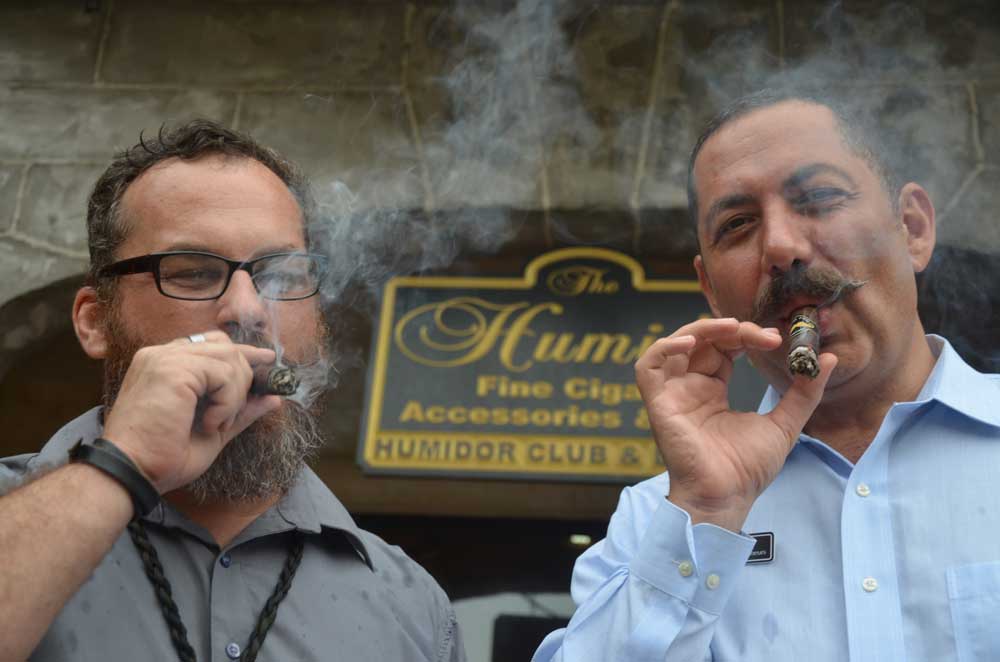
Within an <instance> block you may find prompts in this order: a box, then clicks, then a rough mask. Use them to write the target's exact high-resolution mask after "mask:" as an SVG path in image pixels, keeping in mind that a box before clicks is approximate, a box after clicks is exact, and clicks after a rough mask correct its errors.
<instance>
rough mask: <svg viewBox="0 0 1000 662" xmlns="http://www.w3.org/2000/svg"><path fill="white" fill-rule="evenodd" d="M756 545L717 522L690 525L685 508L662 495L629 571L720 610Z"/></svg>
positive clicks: (693, 602)
mask: <svg viewBox="0 0 1000 662" xmlns="http://www.w3.org/2000/svg"><path fill="white" fill-rule="evenodd" d="M753 547H754V540H753V538H749V537H747V536H742V535H739V534H736V533H733V532H732V531H729V530H727V529H723V528H721V527H718V526H715V525H714V524H704V523H703V524H696V525H694V526H692V525H691V517H690V515H688V514H687V512H685V511H684V510H681V509H680V508H678V507H677V506H675V505H674V504H672V503H670V502H669V501H667V500H666V499H664V501H663V504H662V505H661V506H660V508H659V509H658V510H657V511H656V513H655V514H654V515H653V519H652V520H651V521H650V524H649V528H648V529H646V533H645V535H644V536H643V538H642V541H641V542H640V543H639V551H638V553H637V554H636V555H635V557H633V559H632V562H631V563H630V564H629V570H630V572H631V573H633V574H635V575H636V576H637V577H639V578H640V579H642V580H643V581H645V582H646V583H648V584H651V585H652V586H654V587H655V588H657V589H659V590H660V591H663V592H664V593H668V594H670V595H672V596H674V597H675V598H677V599H679V600H683V601H684V602H687V603H688V604H690V605H691V606H692V607H695V608H697V609H700V610H702V611H705V612H708V613H711V614H716V615H718V614H720V613H721V612H722V609H723V607H725V605H726V602H728V601H729V596H730V595H732V592H733V590H734V589H735V588H736V579H737V577H738V576H739V573H740V571H741V570H742V569H743V567H744V566H745V565H746V562H747V559H748V558H750V552H751V551H753Z"/></svg>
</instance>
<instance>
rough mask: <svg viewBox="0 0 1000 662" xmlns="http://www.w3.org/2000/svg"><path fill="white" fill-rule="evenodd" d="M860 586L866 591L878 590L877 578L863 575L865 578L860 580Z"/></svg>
mask: <svg viewBox="0 0 1000 662" xmlns="http://www.w3.org/2000/svg"><path fill="white" fill-rule="evenodd" d="M861 588H863V589H865V591H867V592H868V593H873V592H875V591H877V590H878V580H877V579H875V578H874V577H865V580H864V581H863V582H861Z"/></svg>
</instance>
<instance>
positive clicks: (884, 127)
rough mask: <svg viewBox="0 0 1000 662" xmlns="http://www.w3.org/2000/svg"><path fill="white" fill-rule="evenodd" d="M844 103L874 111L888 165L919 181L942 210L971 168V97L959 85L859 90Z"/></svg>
mask: <svg viewBox="0 0 1000 662" xmlns="http://www.w3.org/2000/svg"><path fill="white" fill-rule="evenodd" d="M842 96H843V98H844V99H854V100H857V102H858V103H859V104H862V105H863V107H864V108H865V109H866V110H867V109H873V110H874V112H875V114H876V118H877V122H878V127H877V130H878V132H879V139H880V140H881V141H882V142H884V143H885V144H886V146H887V148H888V150H889V153H890V161H891V163H892V164H893V165H894V167H895V168H896V170H897V172H898V173H899V175H900V177H901V178H902V180H903V181H904V182H906V181H916V182H919V183H920V184H922V185H923V186H924V187H925V188H927V190H928V191H929V192H930V193H931V197H932V199H933V200H934V202H935V204H936V205H937V207H938V208H939V209H940V208H942V206H943V205H944V204H945V203H946V201H947V200H949V199H950V198H951V197H952V196H953V195H954V194H955V192H956V191H957V190H958V188H959V186H960V185H961V182H962V180H963V179H964V177H965V175H966V174H967V173H968V172H969V171H971V170H972V168H973V166H974V164H975V160H976V156H975V148H974V146H973V144H972V139H971V135H972V126H971V122H972V119H971V112H970V105H969V98H968V94H967V92H966V90H965V89H964V88H963V87H961V86H953V85H952V86H939V87H930V88H928V87H926V86H914V87H909V86H872V87H867V86H856V87H849V88H843V89H842Z"/></svg>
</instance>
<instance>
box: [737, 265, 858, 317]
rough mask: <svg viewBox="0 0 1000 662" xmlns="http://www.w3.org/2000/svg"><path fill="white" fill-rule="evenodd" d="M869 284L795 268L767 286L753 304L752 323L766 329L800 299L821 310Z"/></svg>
mask: <svg viewBox="0 0 1000 662" xmlns="http://www.w3.org/2000/svg"><path fill="white" fill-rule="evenodd" d="M867 282H868V281H865V280H854V279H851V278H847V277H845V276H842V275H841V274H839V273H837V272H836V271H833V270H832V269H823V268H820V267H814V268H807V267H802V266H794V267H792V268H791V269H789V270H788V271H786V272H785V273H783V274H782V275H780V276H778V277H777V278H775V279H774V280H772V281H771V282H770V283H768V284H767V287H766V288H765V289H764V291H763V292H761V294H760V296H758V297H757V300H756V301H755V302H754V307H753V313H752V315H751V320H752V321H753V322H754V323H755V324H759V325H761V326H767V325H768V323H769V322H771V321H773V320H776V319H777V317H778V315H780V314H781V312H782V310H783V309H784V308H785V307H787V306H788V303H789V302H790V301H792V300H793V299H795V298H797V297H805V298H809V299H816V300H818V301H819V304H818V306H817V307H819V308H822V307H823V306H828V305H830V304H832V303H834V302H835V301H837V300H839V299H840V298H841V297H843V296H844V295H845V294H848V293H849V292H853V291H854V290H856V289H858V288H859V287H861V286H862V285H864V284H865V283H867Z"/></svg>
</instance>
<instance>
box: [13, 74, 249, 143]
mask: <svg viewBox="0 0 1000 662" xmlns="http://www.w3.org/2000/svg"><path fill="white" fill-rule="evenodd" d="M235 103H236V99H235V95H234V94H232V93H224V92H216V91H209V90H178V91H165V90H148V91H143V90H107V89H103V90H102V89H91V88H83V89H46V88H30V87H2V86H0V158H17V159H23V158H67V157H68V158H73V159H79V160H83V159H96V160H98V161H103V160H105V159H110V157H111V155H112V154H113V152H115V151H117V150H119V149H122V148H124V147H130V146H132V145H134V144H135V143H136V142H137V141H138V138H139V131H140V130H145V131H146V132H147V133H149V132H154V133H155V132H156V131H157V129H159V127H160V125H161V124H163V123H165V122H166V123H170V124H176V123H178V122H180V121H183V120H185V119H191V118H194V117H205V118H209V119H215V120H219V121H222V122H226V123H228V122H230V121H231V120H232V117H233V111H234V108H235Z"/></svg>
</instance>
